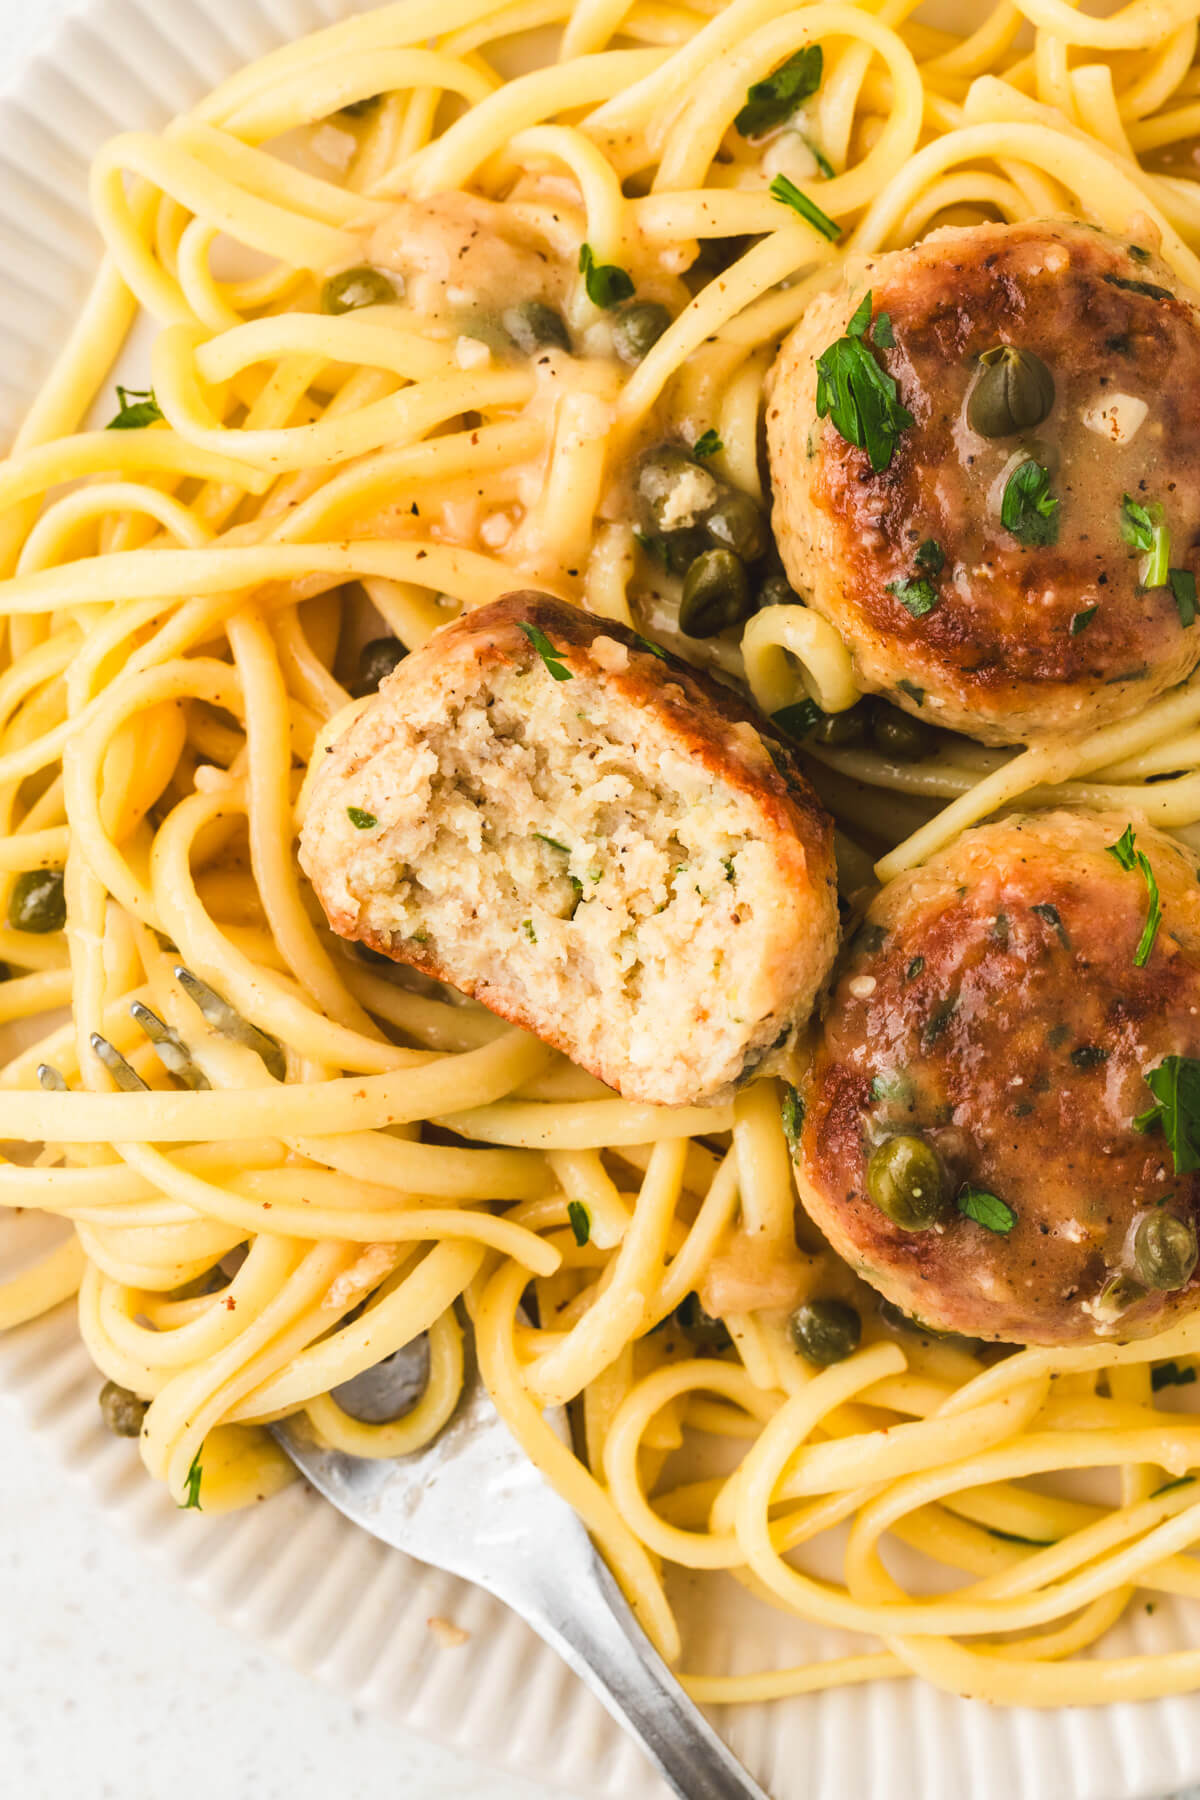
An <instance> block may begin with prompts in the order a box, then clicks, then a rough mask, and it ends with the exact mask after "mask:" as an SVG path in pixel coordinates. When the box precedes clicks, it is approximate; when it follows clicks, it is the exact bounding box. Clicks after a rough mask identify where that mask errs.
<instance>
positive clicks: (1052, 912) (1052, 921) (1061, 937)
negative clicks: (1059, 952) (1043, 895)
mask: <svg viewBox="0 0 1200 1800" xmlns="http://www.w3.org/2000/svg"><path fill="white" fill-rule="evenodd" d="M1029 910H1030V912H1035V913H1036V914H1037V916H1038V918H1039V919H1045V921H1046V923H1047V925H1049V926H1051V927H1052V929H1053V930H1054V931H1056V932H1057V933H1058V941H1059V943H1060V944H1061V945H1062V947H1063V949H1064V950H1069V949H1070V948H1071V940H1070V938H1069V937H1068V936H1067V928H1066V926H1065V925H1064V924H1063V922H1062V915H1061V914H1060V912H1059V910H1058V908H1057V906H1051V904H1050V902H1049V901H1048V900H1039V901H1038V903H1037V904H1036V905H1035V906H1031V907H1030V909H1029Z"/></svg>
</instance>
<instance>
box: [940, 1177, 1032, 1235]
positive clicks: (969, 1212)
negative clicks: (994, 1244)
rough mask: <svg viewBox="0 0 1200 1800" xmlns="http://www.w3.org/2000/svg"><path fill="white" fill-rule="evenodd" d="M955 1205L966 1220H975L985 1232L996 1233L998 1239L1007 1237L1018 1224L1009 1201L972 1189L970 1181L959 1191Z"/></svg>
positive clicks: (980, 1189)
mask: <svg viewBox="0 0 1200 1800" xmlns="http://www.w3.org/2000/svg"><path fill="white" fill-rule="evenodd" d="M955 1204H956V1205H957V1207H958V1210H959V1212H960V1213H961V1214H962V1216H963V1218H964V1219H973V1220H974V1221H975V1223H976V1225H982V1226H983V1228H984V1230H985V1231H994V1232H995V1233H996V1235H997V1236H998V1237H1007V1236H1008V1234H1009V1232H1010V1231H1011V1230H1012V1228H1013V1226H1014V1225H1015V1224H1016V1222H1017V1215H1016V1213H1015V1212H1014V1211H1013V1209H1012V1207H1011V1206H1010V1205H1009V1204H1008V1201H1007V1200H1001V1199H1000V1197H999V1195H997V1194H989V1193H988V1192H987V1191H986V1189H984V1188H977V1187H972V1186H971V1184H970V1182H969V1181H968V1182H964V1184H963V1186H962V1187H961V1188H960V1189H959V1190H958V1198H957V1201H956V1203H955Z"/></svg>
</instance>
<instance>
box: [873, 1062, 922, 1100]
mask: <svg viewBox="0 0 1200 1800" xmlns="http://www.w3.org/2000/svg"><path fill="white" fill-rule="evenodd" d="M912 1097H913V1090H912V1082H911V1081H910V1080H909V1079H908V1076H907V1075H897V1074H894V1073H892V1072H891V1071H890V1070H889V1071H888V1072H887V1073H886V1074H884V1075H876V1076H875V1078H874V1080H873V1081H872V1083H871V1098H872V1100H896V1101H898V1102H899V1103H900V1104H901V1105H905V1104H907V1103H908V1102H909V1101H911V1099H912Z"/></svg>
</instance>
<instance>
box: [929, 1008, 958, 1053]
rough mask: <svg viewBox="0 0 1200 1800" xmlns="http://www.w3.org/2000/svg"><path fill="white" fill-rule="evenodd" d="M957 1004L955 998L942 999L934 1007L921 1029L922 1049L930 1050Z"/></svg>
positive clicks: (952, 1014) (947, 1023)
mask: <svg viewBox="0 0 1200 1800" xmlns="http://www.w3.org/2000/svg"><path fill="white" fill-rule="evenodd" d="M957 1005H958V1002H957V1000H943V1001H942V1003H941V1005H940V1006H935V1007H934V1009H933V1011H932V1012H931V1013H930V1015H929V1017H928V1018H927V1019H926V1021H925V1024H924V1026H923V1027H922V1030H921V1045H922V1048H923V1049H925V1050H931V1049H932V1048H933V1046H934V1044H936V1043H937V1041H938V1039H939V1038H940V1037H941V1035H942V1033H943V1032H944V1031H945V1029H946V1027H947V1025H949V1023H950V1021H951V1019H952V1018H953V1017H954V1009H955V1007H956V1006H957Z"/></svg>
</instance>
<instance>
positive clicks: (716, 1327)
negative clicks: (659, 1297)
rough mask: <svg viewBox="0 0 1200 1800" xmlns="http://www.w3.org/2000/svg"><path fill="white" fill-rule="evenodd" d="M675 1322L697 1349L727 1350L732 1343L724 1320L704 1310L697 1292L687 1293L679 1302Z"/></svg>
mask: <svg viewBox="0 0 1200 1800" xmlns="http://www.w3.org/2000/svg"><path fill="white" fill-rule="evenodd" d="M675 1323H676V1324H677V1325H678V1326H679V1328H680V1330H681V1331H683V1332H686V1334H687V1336H688V1337H689V1338H690V1339H691V1341H692V1343H693V1344H694V1345H695V1346H696V1348H697V1349H698V1350H712V1351H720V1350H728V1349H729V1347H730V1345H731V1344H732V1343H733V1339H732V1338H731V1337H730V1335H729V1332H728V1331H727V1329H726V1327H725V1323H724V1321H723V1320H721V1319H714V1318H713V1316H712V1314H711V1313H706V1312H705V1310H704V1308H703V1307H702V1306H701V1304H700V1296H699V1294H696V1293H692V1294H688V1295H686V1296H685V1298H684V1299H682V1300H681V1301H680V1302H679V1305H678V1306H677V1307H676V1308H675Z"/></svg>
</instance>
